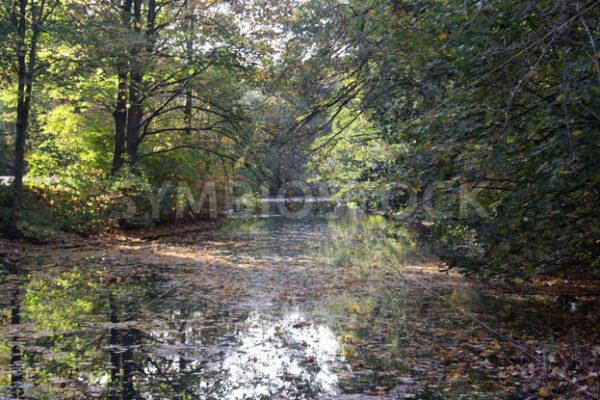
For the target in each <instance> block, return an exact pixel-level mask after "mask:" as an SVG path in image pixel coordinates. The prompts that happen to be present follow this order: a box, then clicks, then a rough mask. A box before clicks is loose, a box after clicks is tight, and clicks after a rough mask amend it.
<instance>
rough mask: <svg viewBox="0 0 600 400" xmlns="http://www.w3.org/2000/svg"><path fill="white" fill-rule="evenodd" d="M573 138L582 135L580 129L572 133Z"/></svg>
mask: <svg viewBox="0 0 600 400" xmlns="http://www.w3.org/2000/svg"><path fill="white" fill-rule="evenodd" d="M571 134H572V135H573V136H577V135H580V134H581V131H580V130H579V129H577V130H576V131H573V133H571Z"/></svg>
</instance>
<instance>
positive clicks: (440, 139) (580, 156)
mask: <svg viewBox="0 0 600 400" xmlns="http://www.w3.org/2000/svg"><path fill="white" fill-rule="evenodd" d="M577 7H578V6H577V5H576V4H575V3H568V4H567V3H564V4H563V5H562V6H558V5H557V3H555V2H550V1H541V2H530V1H510V2H500V3H493V4H487V5H486V4H483V3H475V2H452V1H451V2H444V3H438V2H412V1H404V2H389V3H387V2H380V3H379V4H371V3H366V4H365V3H361V4H358V3H356V4H350V5H349V6H348V8H349V9H350V10H352V12H353V15H354V16H355V17H356V18H360V19H361V21H362V22H361V26H362V27H364V29H363V30H362V31H354V32H350V33H348V32H345V31H344V34H346V35H347V40H348V41H349V42H352V43H359V44H358V46H357V47H356V50H357V54H356V55H349V57H351V58H353V59H354V60H355V61H354V62H355V63H356V62H358V61H359V60H363V61H364V62H366V63H368V65H369V71H368V74H365V75H364V76H363V78H362V79H363V81H362V87H363V91H364V94H363V97H364V98H365V100H363V104H364V106H363V108H364V109H365V110H368V111H369V114H368V115H369V117H370V120H371V122H372V124H373V125H374V126H376V127H377V128H378V129H377V133H375V134H369V132H368V130H366V129H365V130H364V134H365V135H367V136H370V137H371V138H372V139H373V140H381V141H384V143H385V144H386V146H387V147H388V148H389V149H390V150H391V149H393V148H394V146H398V145H401V146H405V148H406V150H407V151H405V152H402V153H397V155H396V156H395V157H394V158H393V160H390V161H392V163H393V165H394V167H393V168H390V169H389V171H384V172H383V173H382V174H381V176H379V177H377V180H378V181H379V184H381V185H387V187H388V190H389V188H392V187H394V186H395V185H398V183H399V182H404V183H408V186H409V187H410V188H412V191H413V192H414V193H416V194H418V195H419V196H423V195H424V194H425V193H429V194H431V196H430V197H432V198H433V199H434V203H435V209H436V211H437V212H435V213H434V214H435V215H431V213H428V212H427V211H428V210H427V209H426V207H424V206H425V205H427V204H426V203H427V200H429V199H428V198H427V197H426V196H423V199H421V200H422V201H421V206H422V207H420V208H419V209H418V210H416V212H414V213H412V214H410V217H411V218H415V219H419V220H423V219H425V220H426V219H432V220H434V221H435V222H437V228H436V230H435V231H436V232H437V233H438V234H439V235H440V237H441V238H442V239H443V240H444V243H446V245H447V246H444V247H443V248H442V249H440V253H441V254H442V255H443V256H444V258H446V259H447V260H448V262H449V263H450V265H451V266H455V267H458V268H460V269H462V270H463V271H465V272H468V273H477V274H486V275H494V276H501V277H504V278H508V279H515V278H526V279H530V278H532V277H535V276H536V275H537V274H540V273H541V274H560V273H563V272H568V273H575V274H579V273H583V274H596V273H598V272H600V270H598V263H599V260H600V248H599V247H598V245H597V240H598V237H599V233H600V232H599V231H598V224H597V222H596V221H597V220H598V218H599V217H600V215H599V214H598V208H597V204H598V201H599V200H600V199H599V196H600V192H599V189H600V188H599V186H598V185H599V183H600V171H599V170H598V166H599V165H600V163H599V161H600V159H599V157H600V152H599V151H598V148H599V145H600V134H599V133H600V132H599V131H598V128H597V125H598V115H597V113H596V112H595V111H594V110H596V109H598V106H599V100H600V97H599V94H600V93H599V90H598V87H600V86H598V85H599V84H600V80H599V75H598V55H597V50H596V49H597V48H598V31H597V24H596V23H595V22H594V21H597V18H598V15H599V14H598V13H599V9H598V7H597V5H594V4H587V5H585V6H584V5H583V4H582V5H581V6H580V7H581V9H577ZM382 9H387V12H380V11H378V10H382ZM524 9H528V10H530V12H528V13H523V12H522V10H524ZM372 10H375V11H374V12H373V11H372ZM367 27H372V29H367ZM367 37H369V38H371V37H372V38H373V39H374V40H366V38H367ZM342 143H343V142H342ZM339 146H341V148H343V144H340V145H339ZM341 153H343V151H339V150H338V151H336V150H335V149H334V151H333V152H331V153H326V154H325V156H329V157H331V159H332V160H333V161H329V162H330V163H331V162H332V163H338V164H340V165H341V167H339V168H337V169H336V171H341V172H342V176H344V171H347V170H348V166H349V165H351V163H350V162H349V160H348V158H347V157H344V155H343V154H341ZM322 157H323V156H322ZM372 157H373V158H376V155H373V156H372ZM358 168H359V170H361V171H364V172H365V173H366V174H367V175H368V172H369V170H370V167H369V166H358ZM334 173H335V172H334ZM356 175H358V174H357V173H355V176H356ZM332 180H333V181H334V182H343V179H339V178H338V177H337V176H336V177H335V178H333V179H332ZM366 181H367V182H369V181H370V180H369V178H367V179H366ZM360 188H361V189H367V190H368V191H370V192H371V193H374V192H375V191H376V189H375V188H370V187H369V186H365V185H362V186H360ZM428 188H429V189H431V188H433V190H431V192H427V189H428ZM375 193H376V192H375ZM469 199H471V200H473V201H471V202H470V203H466V201H465V200H469ZM473 204H475V205H476V207H472V205H473ZM386 211H392V212H394V211H401V210H399V209H397V210H393V209H392V210H390V209H387V210H386Z"/></svg>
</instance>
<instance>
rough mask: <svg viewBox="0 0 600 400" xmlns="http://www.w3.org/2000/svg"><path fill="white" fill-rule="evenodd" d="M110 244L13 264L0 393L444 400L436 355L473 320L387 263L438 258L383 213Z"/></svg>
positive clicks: (1, 344) (239, 223)
mask: <svg viewBox="0 0 600 400" xmlns="http://www.w3.org/2000/svg"><path fill="white" fill-rule="evenodd" d="M92 250H93V252H92ZM116 251H117V250H116V249H107V250H98V249H90V256H89V257H87V256H84V257H82V255H81V254H77V253H80V252H81V251H80V250H77V251H74V252H73V253H69V252H68V251H65V252H62V253H61V254H54V255H53V257H52V258H50V257H49V258H44V259H31V260H24V261H22V262H21V263H19V264H18V265H12V266H4V267H3V273H2V274H1V275H0V279H1V281H0V286H1V290H2V293H5V295H4V296H3V297H2V298H0V306H1V309H2V312H1V314H0V315H1V318H2V329H1V331H0V398H34V399H75V398H90V397H94V398H102V399H110V400H116V399H120V400H130V399H165V398H168V399H181V400H184V399H185V400H187V399H271V398H281V399H312V398H336V397H340V398H344V397H343V396H346V395H351V394H368V395H369V396H381V397H382V398H386V397H388V398H389V397H394V398H398V397H407V398H409V397H411V396H416V397H419V398H447V397H448V392H445V391H443V390H442V389H443V388H445V386H444V385H446V384H447V382H446V375H447V374H446V371H445V368H446V367H445V365H444V363H443V362H442V361H441V360H439V359H436V357H437V355H436V351H438V350H439V349H441V348H445V347H449V346H457V345H456V343H451V342H452V340H453V338H449V337H446V336H444V334H445V332H447V331H444V330H443V328H444V327H446V328H447V326H448V324H452V327H453V329H455V330H459V329H462V328H461V324H462V323H463V322H461V321H459V320H455V321H452V320H450V319H449V317H448V314H447V312H446V311H447V310H443V309H442V308H441V305H440V304H437V303H432V302H431V301H430V300H427V299H425V298H424V297H423V294H422V293H418V292H416V291H415V290H413V289H411V288H409V287H406V286H403V285H400V284H399V281H397V280H394V279H392V277H391V275H390V271H389V268H388V267H386V265H387V263H389V261H390V260H391V261H392V262H395V263H401V264H402V263H404V264H408V263H412V262H417V261H423V260H424V259H426V258H427V256H428V255H427V254H423V252H422V251H421V250H420V247H419V245H418V244H417V242H416V241H415V240H414V238H413V236H412V235H411V233H410V232H409V231H407V230H406V229H405V228H403V227H401V226H398V225H395V224H393V223H391V222H390V221H387V220H385V219H384V218H382V217H364V216H359V215H357V214H352V213H348V216H347V217H346V218H344V219H340V220H326V219H324V218H320V217H318V216H315V218H312V219H304V220H299V221H291V220H288V219H284V218H257V219H249V220H233V221H228V222H226V223H224V224H223V226H221V227H220V228H218V229H210V230H200V231H196V232H194V233H193V234H187V235H184V236H180V235H177V236H165V237H161V238H159V239H156V240H154V242H152V243H151V245H149V244H144V243H141V244H139V245H138V247H135V246H134V245H133V244H132V245H131V246H130V248H129V249H128V253H127V259H125V258H120V259H119V258H118V257H114V256H113V255H114V252H116ZM84 253H85V252H84ZM465 332H466V333H465V335H466V334H468V331H466V330H465ZM470 376H471V377H475V375H474V374H472V375H470ZM485 379H487V378H486V377H485V376H483V377H481V378H478V381H477V382H478V383H477V384H478V385H479V387H480V389H479V390H480V391H481V392H482V393H483V392H485V391H486V390H487V392H489V393H493V390H494V389H493V388H492V387H488V388H487V389H485V388H486V386H485ZM482 380H483V381H482ZM481 388H484V389H485V390H484V389H481ZM452 390H453V391H454V392H456V393H460V392H461V390H462V391H463V392H465V390H467V389H465V386H464V385H463V386H461V389H460V390H459V387H458V386H457V387H456V388H453V389H452ZM475 397H477V396H475ZM483 397H485V396H483Z"/></svg>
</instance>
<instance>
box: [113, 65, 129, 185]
mask: <svg viewBox="0 0 600 400" xmlns="http://www.w3.org/2000/svg"><path fill="white" fill-rule="evenodd" d="M118 80H119V83H118V86H117V102H116V106H115V111H114V112H113V117H114V120H115V137H114V139H115V142H114V149H113V160H112V173H113V175H114V174H115V173H117V172H118V171H119V170H120V169H121V167H122V166H123V163H124V161H125V159H124V158H123V153H125V129H126V128H127V108H126V106H127V71H126V69H125V67H124V66H122V65H120V66H119V73H118Z"/></svg>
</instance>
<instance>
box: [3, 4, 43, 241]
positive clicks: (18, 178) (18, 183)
mask: <svg viewBox="0 0 600 400" xmlns="http://www.w3.org/2000/svg"><path fill="white" fill-rule="evenodd" d="M27 1H28V0H19V14H20V17H19V26H18V33H17V34H18V48H19V50H18V56H17V62H18V70H19V84H18V87H17V122H16V134H17V136H16V141H15V168H14V171H15V179H14V182H13V199H12V200H13V203H12V210H11V214H10V220H9V222H8V229H7V230H6V237H7V238H8V239H14V238H15V236H16V235H17V222H18V220H19V214H20V213H21V208H22V203H23V174H24V173H25V137H26V135H27V125H28V122H29V109H30V106H31V92H32V89H33V68H34V66H35V57H36V48H37V39H38V34H39V24H35V23H34V24H32V27H31V31H32V33H31V43H30V48H29V60H26V50H25V48H26V47H25V37H26V26H27V21H26V19H25V15H26V12H27ZM39 13H40V14H41V13H43V6H42V7H40V10H39ZM32 18H35V16H32Z"/></svg>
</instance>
